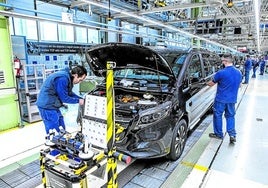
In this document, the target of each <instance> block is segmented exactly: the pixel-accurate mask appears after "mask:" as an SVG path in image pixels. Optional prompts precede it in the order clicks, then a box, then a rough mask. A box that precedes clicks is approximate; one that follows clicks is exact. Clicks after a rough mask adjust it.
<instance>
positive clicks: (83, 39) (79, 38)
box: [75, 27, 87, 43]
mask: <svg viewBox="0 0 268 188" xmlns="http://www.w3.org/2000/svg"><path fill="white" fill-rule="evenodd" d="M75 31H76V42H79V43H87V29H86V28H82V27H76V28H75Z"/></svg>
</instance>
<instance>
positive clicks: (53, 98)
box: [36, 65, 87, 134]
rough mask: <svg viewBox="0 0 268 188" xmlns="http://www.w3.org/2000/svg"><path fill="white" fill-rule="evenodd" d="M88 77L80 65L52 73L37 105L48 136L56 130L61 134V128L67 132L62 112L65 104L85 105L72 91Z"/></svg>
mask: <svg viewBox="0 0 268 188" xmlns="http://www.w3.org/2000/svg"><path fill="white" fill-rule="evenodd" d="M86 76H87V70H86V69H85V68H84V67H83V66H79V65H78V66H76V67H74V68H72V69H71V70H70V69H69V68H66V69H64V70H60V71H57V72H55V73H52V74H51V75H49V76H48V77H47V78H46V80H45V82H44V83H43V84H42V87H41V90H40V93H39V94H38V98H37V101H36V105H37V107H38V109H39V112H40V116H41V118H42V120H43V122H44V125H45V129H46V133H47V134H49V133H50V130H54V129H55V130H56V131H57V132H60V127H62V128H63V129H64V130H65V123H64V119H63V115H62V113H61V111H60V108H61V107H63V106H64V103H69V104H77V103H79V104H80V105H83V104H84V99H83V98H82V97H80V96H78V95H76V94H75V93H74V92H73V91H72V89H73V86H74V84H78V83H80V82H81V81H83V80H84V79H85V78H86Z"/></svg>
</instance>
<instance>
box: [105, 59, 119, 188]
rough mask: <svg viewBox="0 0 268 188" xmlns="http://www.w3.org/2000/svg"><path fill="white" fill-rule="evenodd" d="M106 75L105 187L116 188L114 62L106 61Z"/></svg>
mask: <svg viewBox="0 0 268 188" xmlns="http://www.w3.org/2000/svg"><path fill="white" fill-rule="evenodd" d="M106 67H107V75H106V97H107V137H106V140H107V150H108V158H107V175H108V179H107V188H117V187H118V185H117V181H116V179H117V173H116V168H117V161H116V158H115V157H114V156H113V153H114V152H115V148H114V140H115V122H114V87H113V83H114V80H113V68H114V67H115V63H114V62H110V61H108V62H107V65H106Z"/></svg>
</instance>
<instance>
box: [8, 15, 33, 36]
mask: <svg viewBox="0 0 268 188" xmlns="http://www.w3.org/2000/svg"><path fill="white" fill-rule="evenodd" d="M13 27H14V31H15V33H14V34H15V35H22V36H26V38H27V39H33V40H37V27H36V21H34V20H25V19H21V18H14V26H13Z"/></svg>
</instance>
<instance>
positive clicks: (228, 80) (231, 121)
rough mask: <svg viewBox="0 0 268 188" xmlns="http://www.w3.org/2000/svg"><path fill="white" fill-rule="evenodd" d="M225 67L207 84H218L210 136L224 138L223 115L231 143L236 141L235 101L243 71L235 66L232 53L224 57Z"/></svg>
mask: <svg viewBox="0 0 268 188" xmlns="http://www.w3.org/2000/svg"><path fill="white" fill-rule="evenodd" d="M222 63H223V65H224V69H222V70H220V71H218V72H217V73H216V74H215V75H214V77H213V79H212V80H211V81H209V82H208V83H207V84H208V85H209V86H213V85H215V84H217V92H216V97H215V100H214V106H213V129H214V133H210V134H209V137H212V138H219V139H223V131H222V115H223V113H224V116H225V119H226V127H227V128H226V130H227V133H228V134H229V136H230V143H234V142H236V130H235V103H236V102H237V95H238V89H239V87H240V84H241V81H242V74H241V72H240V71H239V70H238V69H237V68H235V67H234V66H233V62H232V57H231V55H230V54H225V55H224V56H223V57H222Z"/></svg>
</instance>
